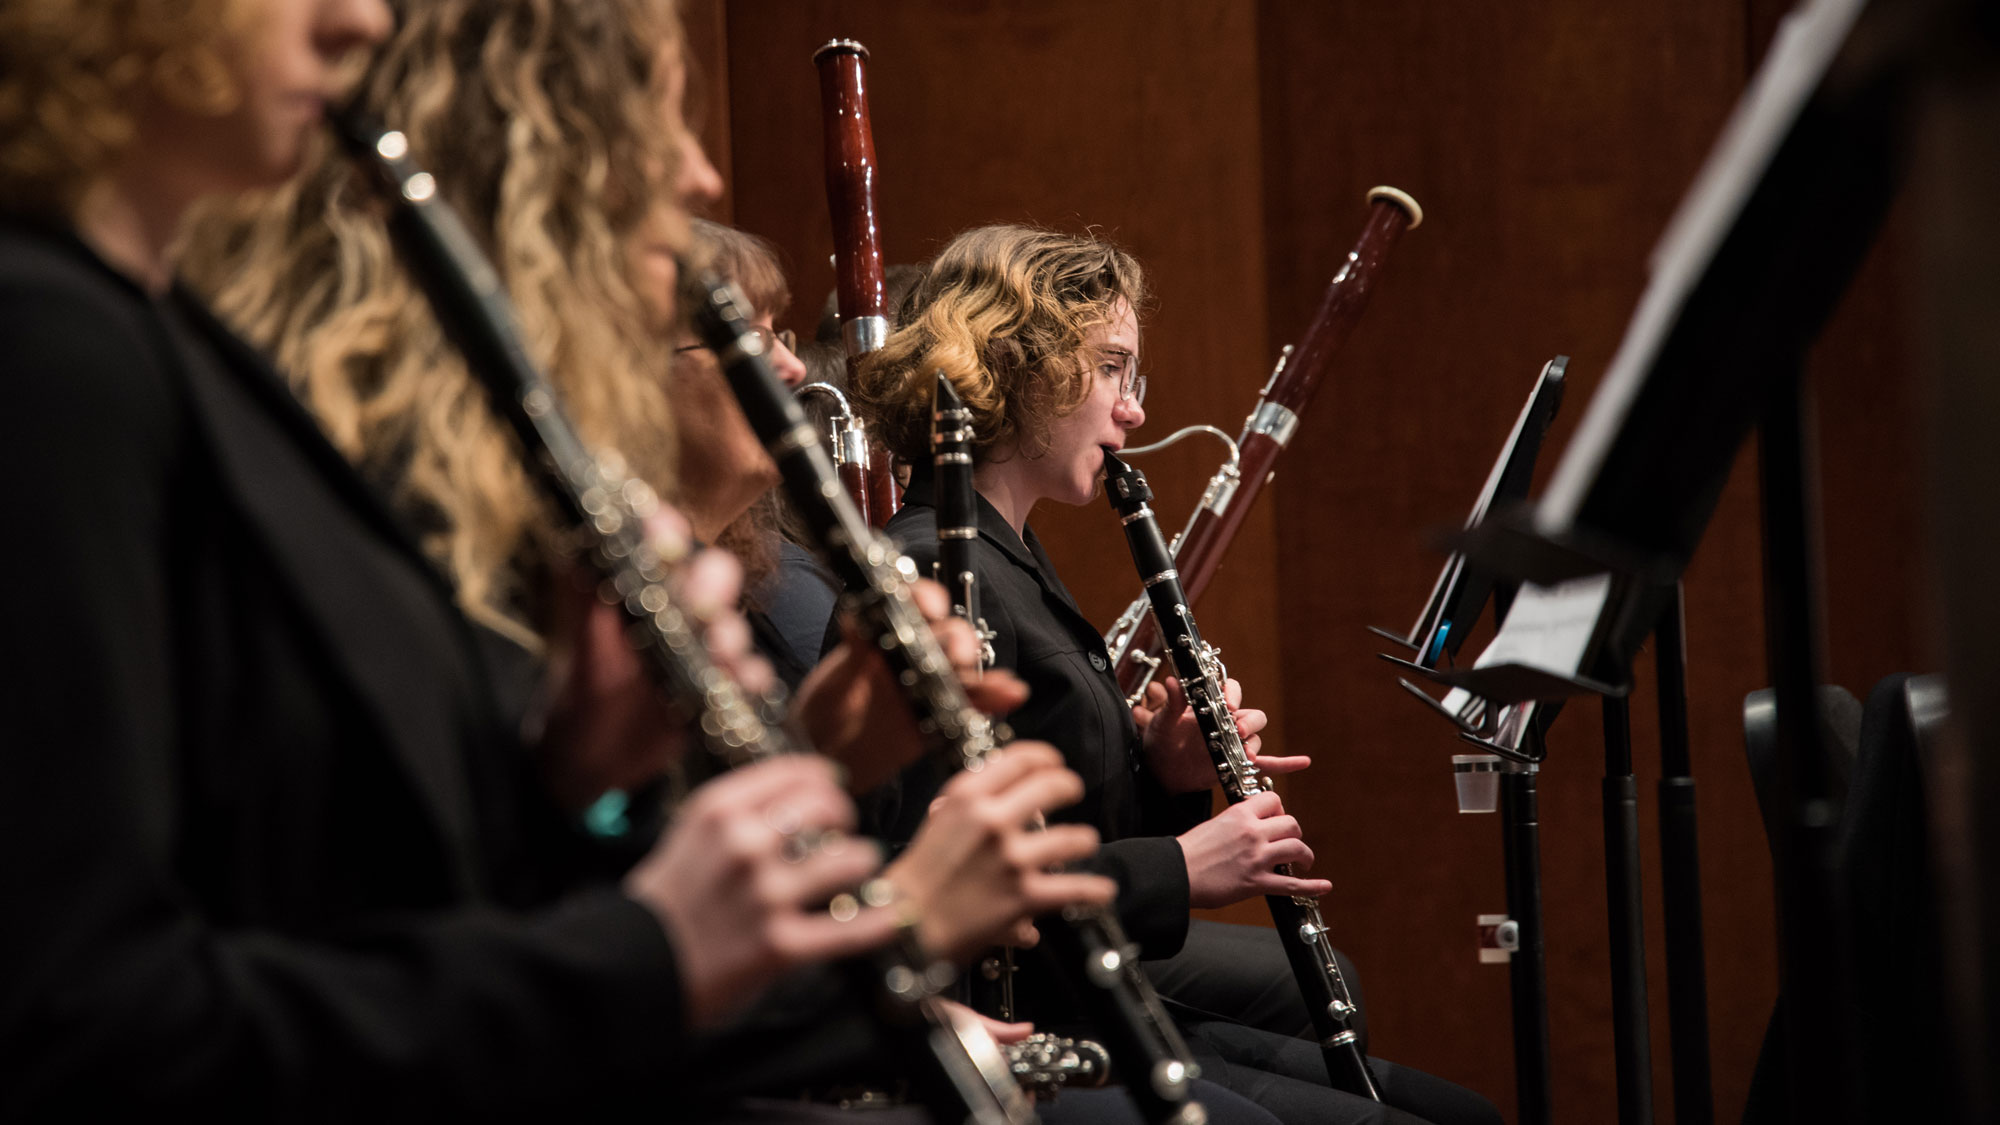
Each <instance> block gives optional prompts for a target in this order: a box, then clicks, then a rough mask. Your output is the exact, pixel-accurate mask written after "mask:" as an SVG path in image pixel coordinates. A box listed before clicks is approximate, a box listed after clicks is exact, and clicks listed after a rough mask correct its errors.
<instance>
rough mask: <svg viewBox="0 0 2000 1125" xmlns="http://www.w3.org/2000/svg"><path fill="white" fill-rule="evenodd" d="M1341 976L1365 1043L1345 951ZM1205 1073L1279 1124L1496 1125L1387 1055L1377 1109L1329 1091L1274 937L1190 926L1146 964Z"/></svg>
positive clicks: (1484, 1110)
mask: <svg viewBox="0 0 2000 1125" xmlns="http://www.w3.org/2000/svg"><path fill="white" fill-rule="evenodd" d="M1339 956H1340V964H1341V972H1342V974H1343V975H1344V976H1346V978H1347V983H1348V988H1349V991H1350V992H1351V993H1352V994H1353V998H1354V1001H1355V1003H1356V1005H1357V1006H1359V1007H1360V1009H1361V1015H1360V1017H1359V1018H1358V1019H1357V1029H1358V1030H1361V1032H1362V1042H1363V1044H1364V1046H1365V1045H1366V1043H1367V1032H1366V1017H1367V1006H1366V1003H1365V1001H1364V1000H1363V999H1362V995H1361V989H1360V982H1359V978H1358V977H1357V976H1356V975H1355V973H1354V968H1353V966H1352V964H1350V963H1349V962H1348V961H1347V959H1346V957H1345V955H1339ZM1145 968H1146V972H1147V975H1148V976H1150V977H1152V978H1153V983H1154V985H1155V986H1156V987H1158V988H1159V990H1160V993H1161V995H1162V997H1163V998H1164V999H1165V1000H1166V1002H1167V1005H1168V1007H1169V1008H1170V1009H1171V1010H1172V1011H1173V1014H1174V1016H1175V1018H1176V1020H1177V1021H1178V1022H1179V1023H1180V1024H1181V1027H1182V1028H1183V1029H1184V1030H1185V1031H1186V1033H1187V1036H1188V1046H1189V1047H1190V1049H1192V1050H1193V1051H1194V1054H1195V1058H1196V1061H1198V1062H1200V1063H1201V1066H1202V1077H1203V1078H1205V1079H1208V1080H1210V1081H1213V1082H1216V1083H1218V1084H1220V1085H1222V1086H1224V1087H1226V1088H1228V1089H1230V1090H1233V1091H1235V1092H1236V1093H1238V1094H1241V1095H1243V1096H1244V1097H1247V1098H1249V1099H1250V1100H1251V1101H1254V1102H1256V1103H1257V1104H1258V1105H1260V1106H1262V1107H1264V1108H1265V1109H1267V1110H1270V1111H1271V1112H1272V1113H1273V1114H1274V1115H1276V1117H1277V1118H1278V1120H1280V1121H1281V1122H1284V1123H1285V1125H1294V1123H1297V1125H1307V1123H1319V1122H1331V1123H1336V1125H1378V1123H1379V1125H1424V1123H1426V1122H1429V1123H1431V1125H1500V1123H1501V1120H1502V1119H1501V1116H1500V1111H1499V1110H1498V1109H1497V1108H1495V1107H1494V1105H1493V1103H1492V1102H1490V1101H1488V1100H1487V1099H1485V1098H1483V1097H1481V1096H1480V1095H1478V1094H1476V1093H1474V1092H1472V1091H1471V1090H1468V1089H1466V1088H1464V1087H1462V1086H1459V1085H1457V1084H1455V1083H1452V1082H1448V1081H1446V1080H1445V1079H1442V1078H1438V1077H1436V1076H1434V1075H1430V1074H1425V1073H1424V1072H1423V1071H1420V1070H1412V1069H1410V1068H1408V1067H1403V1066H1397V1065H1396V1064H1395V1063H1392V1062H1388V1061H1387V1060H1384V1059H1374V1058H1371V1059H1370V1060H1369V1062H1370V1065H1371V1068H1372V1069H1373V1070H1374V1072H1375V1078H1376V1081H1377V1083H1378V1085H1380V1086H1381V1088H1382V1097H1383V1102H1382V1103H1376V1102H1371V1101H1369V1100H1368V1099H1366V1098H1360V1097H1356V1096H1354V1095H1352V1094H1347V1093H1343V1092H1341V1091H1338V1090H1335V1089H1333V1088H1332V1087H1330V1086H1329V1085H1328V1084H1327V1077H1326V1064H1325V1062H1324V1060H1323V1059H1322V1058H1321V1056H1320V1052H1319V1048H1318V1046H1317V1045H1316V1044H1315V1043H1314V1042H1313V1040H1312V1021H1311V1020H1310V1019H1308V1018H1307V1017H1306V1015H1305V998H1304V997H1303V996H1302V995H1301V994H1300V992H1299V988H1298V983H1297V981H1296V980H1295V979H1294V978H1293V976H1292V968H1291V962H1290V961H1288V960H1287V959H1286V957H1285V950H1284V946H1283V945H1281V944H1280V943H1279V941H1278V935H1277V933H1276V932H1275V931H1273V930H1271V929H1268V928H1266V927H1263V926H1234V925H1229V924H1226V923H1221V922H1209V921H1203V920H1196V921H1194V922H1192V923H1190V924H1189V926H1188V939H1187V945H1186V946H1185V947H1183V949H1182V950H1181V952H1180V953H1179V954H1177V955H1176V956H1174V957H1171V958H1167V959H1165V960H1162V961H1148V962H1146V965H1145Z"/></svg>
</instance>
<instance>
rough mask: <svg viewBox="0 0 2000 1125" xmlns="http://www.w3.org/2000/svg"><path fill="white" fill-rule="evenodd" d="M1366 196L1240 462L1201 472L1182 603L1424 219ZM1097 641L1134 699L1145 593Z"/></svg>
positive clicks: (1412, 206) (1142, 671) (1177, 544)
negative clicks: (1365, 209) (1204, 483)
mask: <svg viewBox="0 0 2000 1125" xmlns="http://www.w3.org/2000/svg"><path fill="white" fill-rule="evenodd" d="M1368 201H1369V203H1370V210H1369V213H1368V223H1367V225H1366V226H1364V227H1362V228H1361V236H1360V238H1358V239H1356V240H1355V243H1354V248H1353V249H1351V250H1349V251H1348V252H1347V259H1346V260H1345V261H1343V262H1342V263H1341V265H1340V269H1339V270H1337V271H1335V273H1334V275H1333V280H1332V281H1331V282H1329V283H1328V284H1327V287H1326V294H1325V296H1323V297H1322V298H1321V299H1320V304H1319V311H1318V312H1317V313H1315V314H1314V315H1313V319H1312V324H1311V325H1310V326H1309V327H1307V329H1306V334H1305V337H1304V338H1303V339H1301V340H1300V341H1299V343H1298V344H1297V345H1296V346H1294V347H1288V348H1286V349H1285V352H1284V354H1283V356H1282V357H1281V358H1280V359H1279V360H1278V365H1277V368H1276V369H1275V370H1273V371H1272V372H1271V377H1270V379H1269V380H1268V381H1267V382H1266V383H1265V384H1264V389H1263V391H1262V392H1260V393H1259V394H1258V396H1257V405H1256V407H1255V408H1254V409H1252V410H1251V411H1250V416H1249V418H1247V419H1245V421H1244V423H1243V433H1242V435H1241V436H1239V437H1238V438H1237V439H1236V447H1237V450H1238V451H1239V457H1240V465H1239V463H1238V461H1237V460H1236V459H1232V460H1231V462H1230V463H1228V464H1225V465H1224V466H1223V467H1222V470H1221V471H1220V472H1218V473H1216V475H1215V476H1214V478H1212V479H1211V480H1210V481H1209V483H1208V487H1207V489H1206V490H1205V491H1204V492H1203V493H1202V498H1201V503H1200V505H1199V506H1198V507H1197V508H1196V510H1195V514H1194V518H1193V519H1192V520H1191V521H1190V522H1189V524H1188V528H1187V530H1186V531H1185V532H1184V533H1183V534H1182V535H1180V536H1179V537H1178V538H1176V540H1175V541H1174V543H1173V546H1172V548H1171V550H1172V551H1173V558H1174V564H1175V567H1176V568H1177V569H1178V570H1179V571H1180V573H1181V583H1182V585H1183V587H1184V588H1185V589H1186V590H1187V593H1188V597H1189V599H1190V601H1189V604H1190V605H1191V604H1193V601H1192V599H1195V598H1199V597H1201V595H1202V591H1203V590H1205V589H1207V588H1208V583H1209V580H1210V579H1211V578H1213V577H1215V571H1216V568H1217V567H1219V566H1221V565H1222V556H1223V553H1224V552H1225V551H1227V550H1228V549H1229V544H1230V541H1231V540H1233V539H1234V538H1235V537H1236V532H1237V530H1238V529H1239V528H1241V527H1242V526H1243V520H1244V518H1245V517H1246V516H1248V515H1249V513H1250V506H1251V505H1252V504H1254V503H1256V501H1257V496H1258V494H1259V493H1261V492H1262V491H1263V489H1264V485H1265V484H1266V483H1267V482H1269V481H1270V479H1271V475H1272V473H1273V471H1274V468H1275V466H1276V465H1277V461H1278V455H1279V454H1281V453H1283V452H1284V451H1285V446H1286V445H1287V444H1288V443H1289V442H1290V441H1291V440H1292V434H1293V433H1294V432H1295V431H1297V429H1298V425H1299V417H1300V416H1301V415H1302V414H1304V413H1305V411H1306V408H1307V407H1309V406H1311V405H1312V400H1313V396H1315V395H1316V394H1318V393H1319V387H1320V384H1321V383H1322V382H1323V381H1324V380H1325V378H1326V374H1327V372H1328V370H1330V369H1331V367H1332V365H1333V357H1334V354H1335V353H1337V352H1338V351H1339V350H1340V348H1341V345H1343V344H1345V343H1346V342H1347V337H1348V336H1349V335H1350V334H1352V333H1353V331H1354V324H1355V322H1356V321H1357V320H1359V319H1360V318H1361V313H1362V310H1364V309H1366V308H1367V307H1368V297H1369V295H1370V293H1371V292H1372V291H1373V290H1374V286H1375V278H1376V275H1377V274H1379V273H1380V272H1381V268H1382V261H1383V259H1384V258H1386V257H1388V254H1389V251H1390V250H1391V249H1393V248H1394V247H1395V245H1396V241H1397V239H1399V238H1401V237H1402V235H1403V232H1404V231H1406V230H1413V229H1415V228H1416V226H1417V225H1418V224H1419V223H1421V222H1423V218H1424V212H1423V209H1422V208H1421V207H1419V206H1417V201H1416V200H1414V199H1412V198H1410V197H1409V196H1408V195H1406V194H1404V193H1403V192H1401V191H1399V190H1397V189H1395V188H1392V187H1378V188H1375V189H1373V190H1371V191H1370V192H1369V193H1368ZM1104 644H1105V647H1106V648H1108V649H1109V650H1110V651H1111V660H1112V669H1113V670H1114V671H1115V672H1117V674H1118V686H1119V687H1120V688H1121V689H1123V690H1124V692H1125V694H1126V696H1127V697H1128V698H1129V699H1131V700H1132V701H1133V702H1135V703H1136V702H1137V701H1138V700H1139V698H1140V696H1141V695H1142V693H1144V691H1145V690H1146V685H1147V684H1148V683H1150V682H1151V681H1152V678H1153V675H1154V673H1155V671H1156V670H1157V669H1158V668H1159V667H1160V660H1161V652H1162V645H1161V641H1160V630H1159V626H1158V624H1157V623H1156V622H1155V620H1154V619H1153V618H1152V617H1150V616H1148V606H1147V602H1146V596H1145V594H1143V593H1142V594H1140V595H1139V597H1137V598H1136V599H1134V600H1133V602H1132V604H1131V605H1130V606H1128V607H1126V610H1125V612H1124V614H1123V615H1121V616H1120V617H1119V618H1118V620H1117V621H1116V622H1115V623H1114V624H1113V625H1112V626H1111V630H1110V631H1109V632H1108V633H1106V634H1105V636H1104Z"/></svg>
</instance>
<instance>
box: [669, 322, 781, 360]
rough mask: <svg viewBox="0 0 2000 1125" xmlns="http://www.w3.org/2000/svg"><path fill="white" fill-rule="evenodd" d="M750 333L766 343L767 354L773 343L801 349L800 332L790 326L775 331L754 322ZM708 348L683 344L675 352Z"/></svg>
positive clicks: (703, 345)
mask: <svg viewBox="0 0 2000 1125" xmlns="http://www.w3.org/2000/svg"><path fill="white" fill-rule="evenodd" d="M750 334H751V335H752V336H755V337H757V342H758V343H761V344H763V345H764V354H766V355H769V354H770V353H771V345H773V344H783V345H784V346H785V350H786V351H788V352H793V353H796V352H797V351H798V350H799V348H798V343H799V334H798V333H796V332H794V331H792V330H791V329H789V328H780V329H778V330H777V331H776V332H773V331H771V330H770V329H769V328H766V327H764V326H763V325H761V324H753V325H751V326H750ZM707 350H708V345H707V344H682V345H681V346H680V347H678V348H675V349H674V354H675V355H679V354H680V353H681V352H700V351H707Z"/></svg>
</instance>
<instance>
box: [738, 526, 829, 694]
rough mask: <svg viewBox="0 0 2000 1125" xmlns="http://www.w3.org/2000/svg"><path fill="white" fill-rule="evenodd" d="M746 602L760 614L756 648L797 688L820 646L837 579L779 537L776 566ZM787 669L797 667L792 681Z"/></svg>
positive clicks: (808, 553)
mask: <svg viewBox="0 0 2000 1125" xmlns="http://www.w3.org/2000/svg"><path fill="white" fill-rule="evenodd" d="M751 600H752V601H753V602H754V603H755V604H756V606H757V608H758V610H759V612H760V616H761V617H762V618H763V624H762V625H761V626H759V627H758V628H757V650H758V651H759V652H761V653H763V654H764V655H765V656H766V657H768V658H769V659H770V660H771V663H772V665H773V666H774V667H776V668H778V670H779V675H780V676H781V677H782V678H784V680H785V682H786V684H787V685H788V686H790V687H791V689H792V690H793V691H797V690H798V687H799V681H800V680H803V679H804V678H805V673H806V672H809V671H811V670H812V666H813V665H815V664H817V663H819V657H820V644H821V642H822V641H824V640H825V638H826V627H827V623H828V622H830V621H832V620H833V610H834V606H835V603H837V602H838V601H839V600H840V579H838V578H836V577H834V574H833V571H832V569H831V568H829V567H828V566H827V565H826V564H825V563H824V562H821V561H820V558H819V556H818V555H815V554H813V553H812V551H811V550H810V549H808V548H806V547H801V546H799V545H798V544H797V543H794V542H792V541H791V540H789V539H783V540H780V541H779V543H778V569H777V570H776V571H774V572H773V573H772V574H771V577H770V578H768V579H766V580H765V582H764V585H763V587H762V588H761V589H759V590H758V591H757V595H756V597H755V598H753V599H751ZM752 624H753V625H755V624H756V621H755V620H754V619H753V622H752ZM787 668H797V669H799V671H798V673H797V679H794V678H793V677H792V676H791V675H790V674H789V673H788V672H787Z"/></svg>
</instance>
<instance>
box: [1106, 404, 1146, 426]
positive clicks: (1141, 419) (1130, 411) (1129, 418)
mask: <svg viewBox="0 0 2000 1125" xmlns="http://www.w3.org/2000/svg"><path fill="white" fill-rule="evenodd" d="M1111 420H1112V421H1114V422H1116V423H1118V424H1119V425H1120V426H1123V427H1124V428H1125V429H1128V430H1136V429H1138V428H1139V427H1140V426H1143V425H1145V424H1146V408H1145V407H1143V406H1140V405H1139V403H1138V400H1136V399H1119V400H1118V405H1116V406H1114V407H1112V408H1111Z"/></svg>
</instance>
